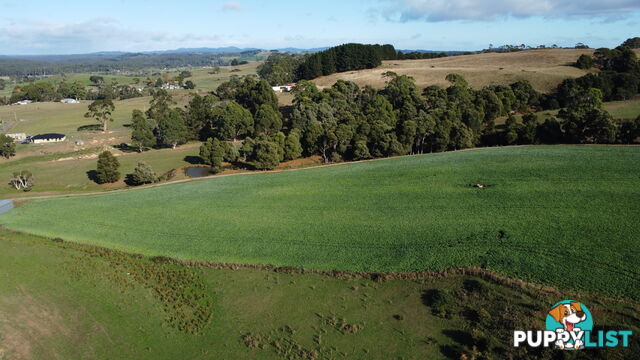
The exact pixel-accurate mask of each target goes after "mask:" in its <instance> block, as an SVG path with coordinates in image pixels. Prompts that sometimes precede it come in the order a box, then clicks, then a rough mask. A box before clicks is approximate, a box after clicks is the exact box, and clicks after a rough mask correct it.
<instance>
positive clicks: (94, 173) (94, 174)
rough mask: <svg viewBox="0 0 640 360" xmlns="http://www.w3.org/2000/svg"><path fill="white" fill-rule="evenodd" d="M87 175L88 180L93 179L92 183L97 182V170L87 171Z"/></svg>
mask: <svg viewBox="0 0 640 360" xmlns="http://www.w3.org/2000/svg"><path fill="white" fill-rule="evenodd" d="M87 177H88V178H89V180H91V181H93V182H94V183H96V184H99V182H98V172H97V171H96V170H89V171H87Z"/></svg>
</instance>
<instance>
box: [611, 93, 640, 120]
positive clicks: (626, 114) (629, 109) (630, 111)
mask: <svg viewBox="0 0 640 360" xmlns="http://www.w3.org/2000/svg"><path fill="white" fill-rule="evenodd" d="M604 108H605V109H607V111H609V113H610V114H611V116H613V117H614V118H615V119H635V118H637V117H638V116H640V97H636V98H635V99H631V100H626V101H612V102H608V103H605V104H604Z"/></svg>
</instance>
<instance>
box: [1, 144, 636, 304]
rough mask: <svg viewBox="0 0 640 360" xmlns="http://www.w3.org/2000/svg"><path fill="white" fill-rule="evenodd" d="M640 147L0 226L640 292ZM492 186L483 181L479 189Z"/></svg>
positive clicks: (416, 166)
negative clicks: (483, 272) (479, 270)
mask: <svg viewBox="0 0 640 360" xmlns="http://www.w3.org/2000/svg"><path fill="white" fill-rule="evenodd" d="M639 172H640V147H609V146H539V147H538V146H536V147H512V148H490V149H479V150H473V151H463V152H450V153H440V154H429V155H422V156H411V157H402V158H394V159H385V160H380V161H373V162H365V163H357V164H348V165H343V166H333V167H326V168H319V169H311V170H304V171H296V172H288V173H267V174H256V175H245V176H232V177H220V178H216V179H212V180H206V181H199V182H193V183H188V184H180V185H172V186H170V187H160V188H152V189H144V190H139V191H131V192H125V193H117V194H110V195H101V196H99V197H90V198H86V197H82V198H66V199H49V200H42V201H33V202H29V203H27V204H24V205H23V206H21V207H19V208H17V209H15V210H12V211H10V212H8V213H6V214H4V215H2V216H0V223H2V225H3V226H5V227H7V228H9V229H16V230H21V231H26V232H30V233H33V234H38V235H43V236H51V237H54V236H59V237H62V238H64V239H66V240H71V241H77V242H82V243H88V244H95V245H101V246H106V247H111V248H116V249H120V250H125V251H129V252H136V253H142V254H146V255H165V256H170V257H174V258H178V259H189V260H204V261H214V262H237V263H258V264H275V265H289V266H296V267H305V268H314V269H342V270H364V271H386V272H387V271H416V270H433V269H445V268H449V267H458V266H467V265H481V266H484V267H486V268H488V269H490V270H493V271H497V272H499V273H501V274H505V275H508V276H513V277H517V278H521V279H527V280H532V281H534V282H537V283H545V284H551V285H555V286H558V287H560V288H565V289H573V290H583V291H592V292H597V293H601V294H606V295H609V296H615V297H625V298H633V299H638V298H640V290H639V289H640V264H639V263H638V262H636V261H629V257H630V256H635V255H636V254H638V253H639V252H640V244H639V243H638V239H640V232H639V230H638V227H637V218H638V215H640V205H639V204H640V202H639V200H640V186H638V185H639V184H640V179H639V178H638V175H637V174H638V173H639ZM477 183H480V184H485V185H487V186H488V187H487V188H485V189H477V188H474V187H472V186H471V185H472V184H477Z"/></svg>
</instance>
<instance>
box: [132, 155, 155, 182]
mask: <svg viewBox="0 0 640 360" xmlns="http://www.w3.org/2000/svg"><path fill="white" fill-rule="evenodd" d="M157 181H158V175H156V172H155V171H153V168H152V167H151V165H149V164H147V163H146V162H144V161H140V162H138V165H137V166H136V168H135V169H134V170H133V174H131V183H132V184H133V185H143V184H151V183H154V182H157Z"/></svg>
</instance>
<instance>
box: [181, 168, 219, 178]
mask: <svg viewBox="0 0 640 360" xmlns="http://www.w3.org/2000/svg"><path fill="white" fill-rule="evenodd" d="M184 172H185V174H186V175H187V176H188V177H192V178H198V177H205V176H209V175H213V174H212V173H211V168H210V167H203V166H191V167H188V168H186V169H185V170H184Z"/></svg>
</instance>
